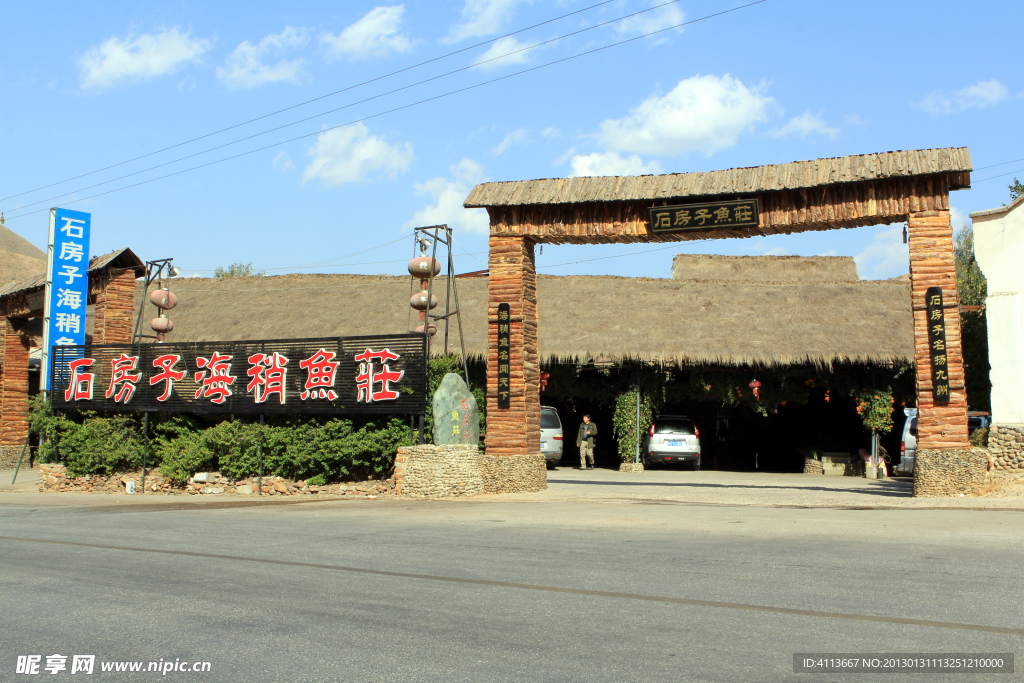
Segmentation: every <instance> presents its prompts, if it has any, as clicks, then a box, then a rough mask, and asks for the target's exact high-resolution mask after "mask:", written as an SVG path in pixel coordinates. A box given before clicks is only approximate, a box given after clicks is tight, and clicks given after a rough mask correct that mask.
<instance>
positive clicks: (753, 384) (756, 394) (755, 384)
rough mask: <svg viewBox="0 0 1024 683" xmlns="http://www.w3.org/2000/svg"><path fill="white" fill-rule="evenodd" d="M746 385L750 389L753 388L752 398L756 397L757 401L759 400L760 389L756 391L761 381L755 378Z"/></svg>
mask: <svg viewBox="0 0 1024 683" xmlns="http://www.w3.org/2000/svg"><path fill="white" fill-rule="evenodd" d="M747 386H748V387H750V388H751V389H753V390H754V398H756V399H757V400H758V401H760V400H761V392H760V391H758V389H760V388H761V383H760V382H758V381H757V380H756V379H755V380H754V381H752V382H751V383H750V384H748V385H747Z"/></svg>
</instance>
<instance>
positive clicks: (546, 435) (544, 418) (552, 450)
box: [540, 406, 564, 469]
mask: <svg viewBox="0 0 1024 683" xmlns="http://www.w3.org/2000/svg"><path fill="white" fill-rule="evenodd" d="M563 443H564V440H563V439H562V420H561V419H559V417H558V411H557V410H555V409H554V408H551V407H549V406H541V407H540V452H541V453H543V454H544V460H546V461H547V464H548V467H549V468H552V469H553V468H554V467H555V466H556V465H558V462H559V461H560V460H561V459H562V446H563Z"/></svg>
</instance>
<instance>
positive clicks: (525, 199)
mask: <svg viewBox="0 0 1024 683" xmlns="http://www.w3.org/2000/svg"><path fill="white" fill-rule="evenodd" d="M971 169H972V166H971V155H970V153H969V152H968V151H967V148H966V147H953V148H945V149H916V150H908V151H897V152H882V153H879V154H859V155H854V156H847V157H836V158H830V159H813V160H809V161H794V162H791V163H787V164H769V165H767V166H752V167H749V168H731V169H728V170H724V171H710V172H707V173H670V174H666V175H646V176H609V177H584V178H546V179H543V180H517V181H510V182H493V183H483V184H480V185H477V186H476V187H474V188H473V190H472V192H470V193H469V197H467V198H466V201H465V204H464V206H465V207H466V208H468V209H473V208H485V207H488V206H514V205H523V204H576V203H580V202H613V201H649V200H666V199H677V198H682V197H699V196H709V197H710V196H716V195H734V194H750V193H754V192H771V191H777V190H794V189H801V188H810V187H817V186H820V185H825V184H830V183H855V182H860V181H866V180H880V179H885V178H905V177H910V176H918V175H931V174H938V173H949V174H951V175H953V176H955V177H952V178H951V182H950V189H951V190H955V189H959V188H960V187H963V186H964V185H963V183H966V182H968V180H967V178H966V177H963V178H961V176H960V174H964V173H965V172H969V171H971Z"/></svg>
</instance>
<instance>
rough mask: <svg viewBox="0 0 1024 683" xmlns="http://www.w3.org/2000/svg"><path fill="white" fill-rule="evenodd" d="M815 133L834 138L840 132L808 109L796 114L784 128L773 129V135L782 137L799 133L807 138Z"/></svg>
mask: <svg viewBox="0 0 1024 683" xmlns="http://www.w3.org/2000/svg"><path fill="white" fill-rule="evenodd" d="M813 133H817V134H819V135H827V136H828V137H830V138H834V137H835V136H836V134H837V133H839V129H838V128H832V127H830V126H828V125H827V124H826V123H825V122H824V121H822V120H821V119H819V118H818V117H817V116H815V115H814V114H812V113H811V112H809V111H808V112H804V113H803V114H801V115H800V116H794V117H793V118H791V119H790V120H789V123H787V124H786V125H784V126H783V127H782V128H776V129H775V130H773V131H772V137H776V138H781V137H786V136H789V135H798V136H800V137H801V138H806V137H807V136H808V135H811V134H813Z"/></svg>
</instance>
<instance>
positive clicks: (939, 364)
mask: <svg viewBox="0 0 1024 683" xmlns="http://www.w3.org/2000/svg"><path fill="white" fill-rule="evenodd" d="M924 296H925V301H926V303H927V307H928V308H927V310H928V350H929V352H930V353H931V357H932V398H933V399H934V401H935V402H936V403H949V367H948V364H947V355H946V314H945V311H943V309H942V288H941V287H929V288H928V291H927V292H926V293H925V295H924Z"/></svg>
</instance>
